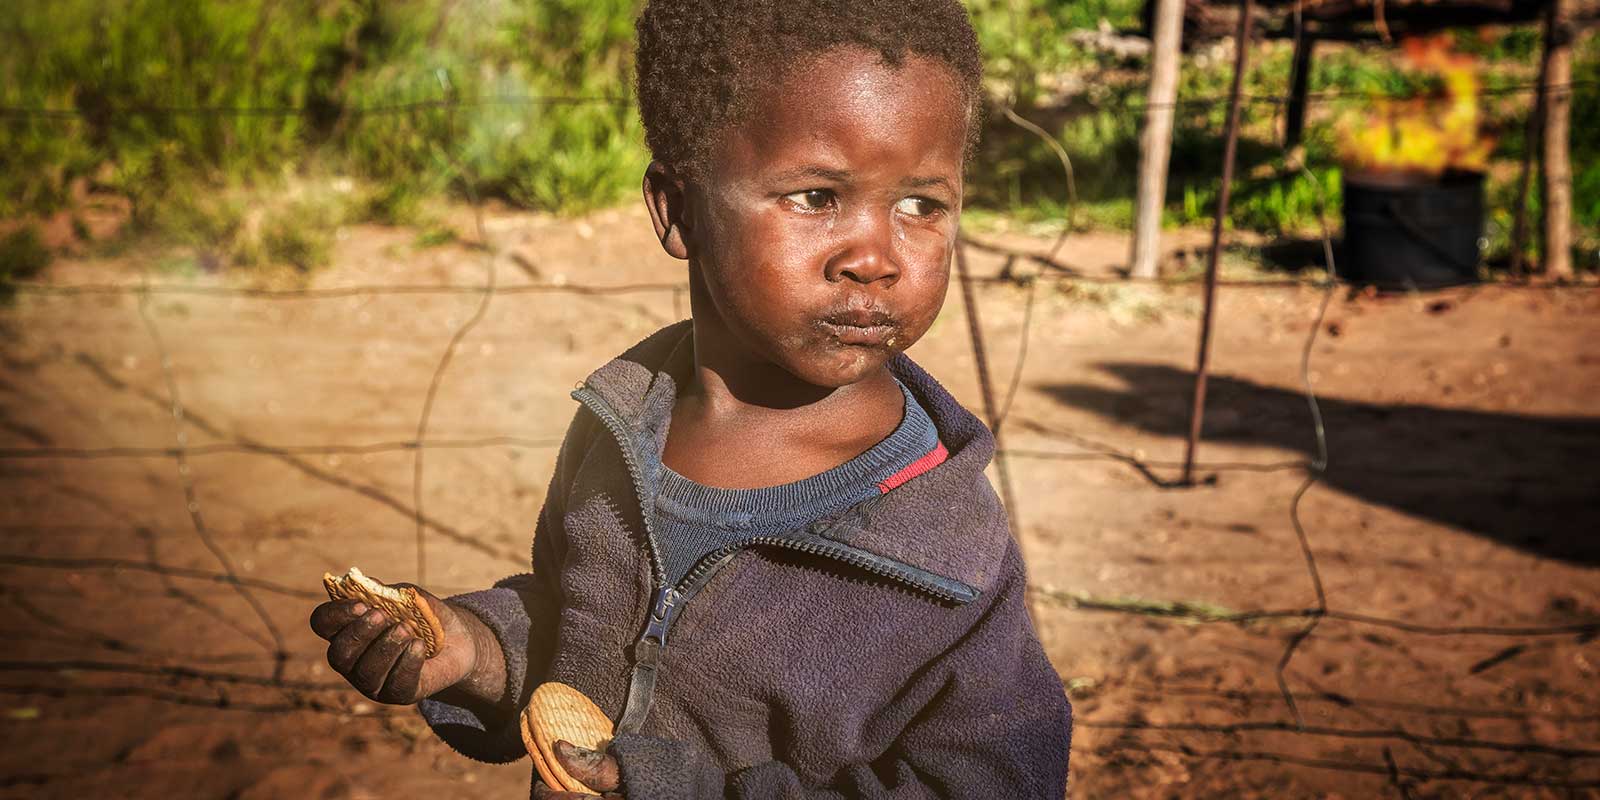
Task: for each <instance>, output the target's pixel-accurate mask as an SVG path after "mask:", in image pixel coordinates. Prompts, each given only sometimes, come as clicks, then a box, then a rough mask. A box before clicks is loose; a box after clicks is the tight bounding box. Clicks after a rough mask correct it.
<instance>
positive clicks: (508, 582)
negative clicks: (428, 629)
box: [417, 420, 583, 763]
mask: <svg viewBox="0 0 1600 800" xmlns="http://www.w3.org/2000/svg"><path fill="white" fill-rule="evenodd" d="M582 436H583V431H581V430H580V425H579V423H578V421H577V420H574V422H573V423H572V425H570V426H569V427H568V429H567V438H566V439H565V441H564V442H563V444H562V448H561V453H560V455H558V456H557V458H556V469H555V474H554V475H553V476H552V477H551V480H550V489H549V493H548V494H547V495H546V496H545V502H544V507H543V508H542V509H541V510H540V511H539V520H538V523H537V524H536V526H535V528H534V535H533V548H532V549H533V556H532V563H533V572H531V573H524V574H521V575H513V576H511V577H509V578H503V579H501V580H499V581H496V582H495V584H494V586H493V587H491V588H489V589H484V590H482V591H477V592H469V593H466V594H458V595H455V596H452V597H449V598H446V600H448V601H449V602H450V603H451V604H453V605H455V606H457V607H458V608H461V609H462V610H464V611H467V612H468V613H471V614H472V615H473V616H476V617H477V618H478V619H480V620H483V623H484V625H485V626H487V627H488V628H489V630H490V631H491V632H493V633H494V637H495V639H496V640H497V641H498V642H499V644H500V649H501V651H502V652H503V653H504V655H505V663H506V693H505V695H504V696H502V697H501V699H500V701H499V702H497V703H494V704H492V705H485V704H480V703H466V702H462V703H457V702H454V701H452V700H451V699H442V698H448V697H449V693H448V692H441V693H439V694H436V695H434V696H433V697H430V698H427V699H424V700H422V701H421V702H419V703H418V704H417V710H418V711H420V712H421V713H422V718H423V719H424V720H425V721H426V722H427V723H428V725H429V727H431V728H433V732H434V733H435V734H436V735H438V737H439V738H440V739H443V740H444V742H445V743H446V744H448V745H450V746H451V747H452V748H454V749H455V750H456V751H457V752H459V753H461V754H462V755H464V756H467V757H468V758H472V759H476V760H478V761H487V762H490V763H505V762H510V761H517V760H519V759H522V758H525V757H526V756H527V751H526V750H525V749H524V747H523V744H522V733H521V730H520V727H519V726H520V723H519V721H518V716H519V714H520V713H521V710H522V709H523V708H524V707H526V706H527V704H528V695H529V694H530V693H531V692H532V691H533V688H534V687H535V686H538V685H539V683H540V682H541V681H540V680H538V676H541V675H543V674H544V673H545V672H546V670H547V669H548V668H549V661H550V656H551V653H553V652H554V649H555V624H554V621H555V620H556V619H557V617H558V615H559V614H560V611H561V589H560V584H559V582H558V581H557V579H556V578H557V571H558V569H559V566H560V564H561V552H562V551H563V550H564V549H565V547H566V535H565V531H564V530H563V529H562V523H561V520H562V518H563V516H564V513H565V512H564V510H563V505H562V500H563V499H564V498H565V497H566V487H568V486H570V485H571V471H572V470H573V468H574V464H575V462H576V460H577V457H576V455H575V451H576V448H577V447H578V446H580V444H581V439H582Z"/></svg>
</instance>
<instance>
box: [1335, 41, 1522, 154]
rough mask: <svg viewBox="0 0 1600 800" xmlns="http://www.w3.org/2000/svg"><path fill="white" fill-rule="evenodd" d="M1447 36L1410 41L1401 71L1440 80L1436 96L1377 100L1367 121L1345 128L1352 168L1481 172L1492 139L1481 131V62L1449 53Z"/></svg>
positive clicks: (1344, 147)
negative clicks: (1439, 91)
mask: <svg viewBox="0 0 1600 800" xmlns="http://www.w3.org/2000/svg"><path fill="white" fill-rule="evenodd" d="M1450 45H1451V39H1450V36H1449V34H1440V35H1438V36H1432V37H1418V38H1413V39H1406V40H1405V41H1404V42H1403V49H1402V58H1401V66H1402V68H1403V69H1405V70H1408V71H1412V72H1417V73H1423V74H1429V75H1436V76H1438V78H1439V80H1440V83H1441V85H1442V89H1443V92H1442V94H1441V95H1439V96H1435V97H1419V98H1412V99H1408V100H1379V101H1377V107H1376V108H1375V109H1374V110H1373V111H1372V112H1371V113H1370V114H1369V115H1368V116H1366V117H1365V118H1363V119H1361V120H1359V121H1357V122H1355V123H1354V124H1351V123H1350V122H1349V121H1348V120H1347V122H1346V124H1345V125H1343V126H1342V139H1343V141H1342V143H1341V146H1340V151H1339V155H1340V157H1341V158H1342V159H1343V160H1344V162H1345V163H1346V164H1347V165H1348V166H1349V167H1351V168H1353V169H1358V170H1363V171H1370V172H1404V173H1420V174H1425V175H1432V176H1437V175H1440V174H1442V173H1444V172H1445V171H1446V170H1470V171H1475V172H1482V171H1483V170H1485V169H1486V168H1487V167H1488V162H1489V152H1490V151H1491V150H1493V149H1494V140H1493V139H1490V138H1489V137H1486V136H1484V135H1482V133H1481V132H1480V131H1479V124H1480V121H1481V118H1482V117H1481V114H1480V113H1479V110H1478V89H1479V86H1478V75H1477V61H1476V59H1474V58H1473V57H1471V56H1468V55H1464V54H1461V53H1456V52H1454V51H1453V50H1451V47H1450Z"/></svg>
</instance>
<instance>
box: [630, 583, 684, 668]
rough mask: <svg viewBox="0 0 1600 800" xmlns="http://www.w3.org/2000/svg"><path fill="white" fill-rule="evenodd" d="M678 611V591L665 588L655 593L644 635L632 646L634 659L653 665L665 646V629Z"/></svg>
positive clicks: (670, 624) (669, 625) (670, 625)
mask: <svg viewBox="0 0 1600 800" xmlns="http://www.w3.org/2000/svg"><path fill="white" fill-rule="evenodd" d="M677 611H678V590H677V589H674V588H672V587H667V588H665V589H661V590H659V591H657V592H656V596H655V600H654V601H653V602H652V603H651V608H650V618H649V619H648V620H645V626H644V635H643V636H640V637H639V641H638V643H636V644H635V645H634V646H633V655H634V659H635V660H637V661H641V662H648V663H650V664H654V663H655V662H656V659H657V657H659V656H660V654H661V650H662V648H664V647H666V646H667V629H668V628H670V627H672V618H673V617H674V616H675V615H676V614H677Z"/></svg>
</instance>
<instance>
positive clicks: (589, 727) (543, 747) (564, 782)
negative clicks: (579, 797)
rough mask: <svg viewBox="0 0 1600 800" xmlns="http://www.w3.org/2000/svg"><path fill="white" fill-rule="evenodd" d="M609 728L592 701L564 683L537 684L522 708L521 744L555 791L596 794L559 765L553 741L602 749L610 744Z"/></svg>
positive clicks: (540, 773)
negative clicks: (565, 741) (559, 740)
mask: <svg viewBox="0 0 1600 800" xmlns="http://www.w3.org/2000/svg"><path fill="white" fill-rule="evenodd" d="M613 730H614V729H613V727H612V725H611V718H610V717H607V716H606V715H605V712H604V711H601V710H600V707H599V706H597V705H595V704H594V701H592V700H590V699H589V698H587V697H585V696H584V695H583V693H582V692H580V691H578V690H577V689H574V688H572V687H571V686H568V685H566V684H564V683H554V682H552V683H546V684H542V685H540V686H539V688H537V689H534V690H533V696H532V697H530V698H529V699H528V707H527V708H526V709H523V711H522V743H523V745H524V746H526V747H527V748H528V755H530V756H532V757H533V766H534V769H536V770H538V772H539V778H540V779H541V780H543V781H544V782H545V785H547V786H549V787H550V788H552V789H555V790H557V791H568V792H587V793H589V794H599V793H598V792H596V791H595V790H593V789H591V788H589V787H588V786H585V785H584V784H583V783H582V782H580V781H579V780H578V779H576V778H574V777H572V776H571V775H568V774H567V771H566V770H564V769H562V768H561V762H560V761H558V760H556V756H555V749H554V748H555V742H556V740H557V739H566V740H567V741H569V742H571V743H573V744H575V745H577V746H579V747H586V748H589V749H590V750H604V749H606V746H607V745H609V744H610V743H611V736H612V734H613Z"/></svg>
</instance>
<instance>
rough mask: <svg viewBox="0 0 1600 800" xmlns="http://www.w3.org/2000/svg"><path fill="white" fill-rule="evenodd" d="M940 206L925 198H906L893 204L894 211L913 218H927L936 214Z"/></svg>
mask: <svg viewBox="0 0 1600 800" xmlns="http://www.w3.org/2000/svg"><path fill="white" fill-rule="evenodd" d="M940 208H941V206H940V205H939V203H937V202H936V201H933V200H930V199H928V198H926V197H907V198H905V199H903V200H901V201H900V202H898V203H895V204H894V210H896V211H898V212H900V213H902V214H909V215H911V216H913V217H927V216H932V215H933V214H936V213H938V211H939V209H940Z"/></svg>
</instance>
